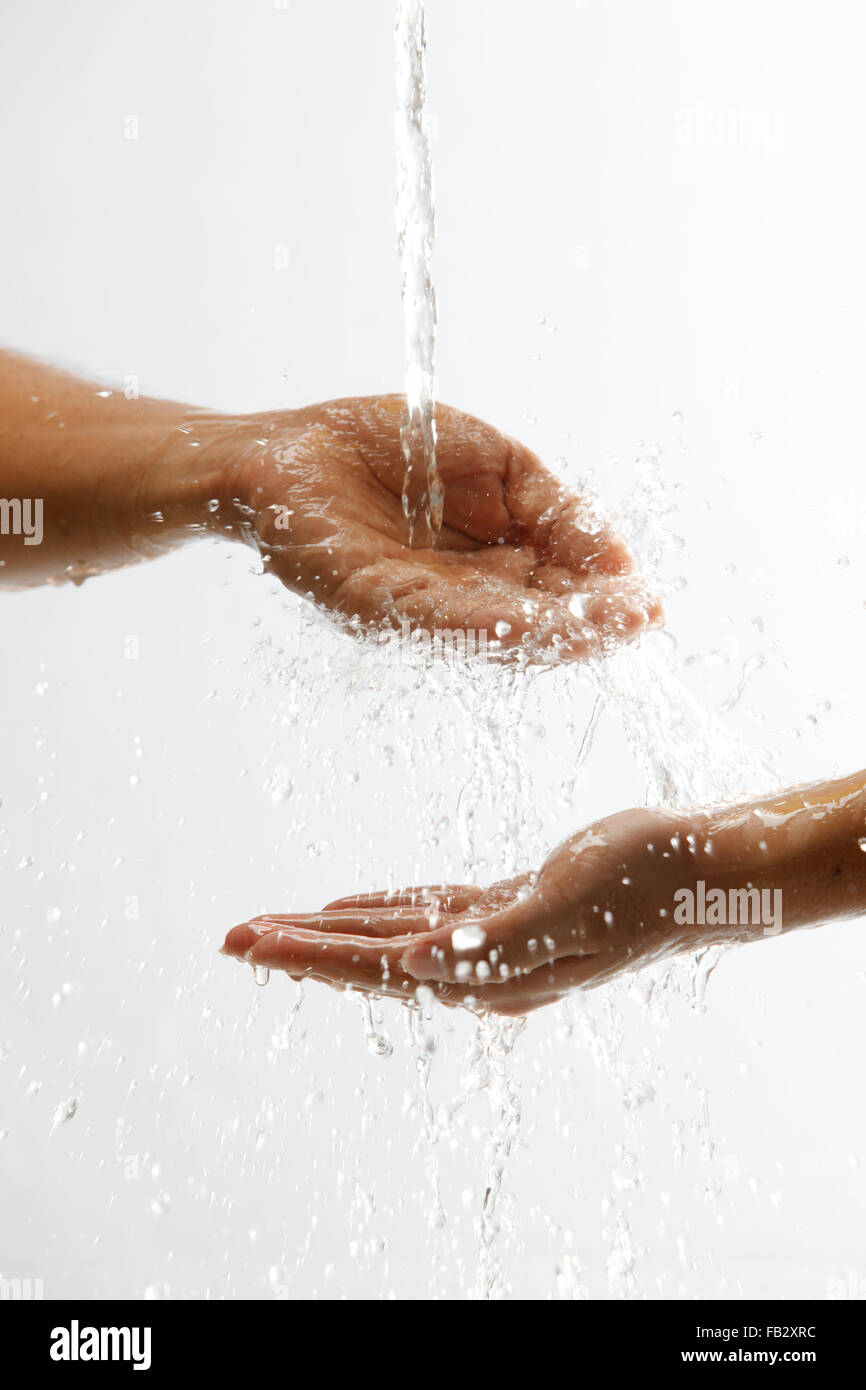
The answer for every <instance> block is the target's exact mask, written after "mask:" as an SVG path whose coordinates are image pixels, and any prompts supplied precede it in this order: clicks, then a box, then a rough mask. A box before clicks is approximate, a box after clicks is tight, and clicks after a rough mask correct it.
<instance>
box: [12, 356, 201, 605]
mask: <svg viewBox="0 0 866 1390" xmlns="http://www.w3.org/2000/svg"><path fill="white" fill-rule="evenodd" d="M202 414H203V413H202ZM194 421H195V413H194V412H191V411H190V410H189V409H188V407H185V406H182V405H178V404H176V403H175V402H173V401H160V400H151V399H141V400H127V399H126V398H125V396H124V394H123V392H122V391H110V390H108V388H105V387H101V386H99V385H97V384H95V383H93V382H87V381H82V380H80V379H78V378H77V377H74V376H70V375H69V374H68V373H66V372H61V371H58V370H57V369H56V368H54V367H50V366H46V365H44V364H43V363H40V362H34V361H32V360H31V359H30V358H27V357H22V356H19V355H18V354H16V353H11V352H0V499H2V503H4V504H5V506H3V508H2V512H0V585H3V586H6V587H13V588H14V587H25V586H29V585H33V584H41V583H44V582H46V581H54V582H62V581H63V580H66V579H70V580H81V579H85V578H87V577H88V576H89V575H92V574H96V573H99V572H100V571H102V570H106V569H113V568H115V567H117V566H118V565H123V564H129V563H132V562H134V561H136V560H141V559H146V558H149V557H151V556H153V555H157V554H161V553H162V552H163V551H165V550H167V549H169V548H171V547H172V546H173V545H175V544H178V543H179V542H180V541H181V540H182V539H184V538H185V537H187V536H189V535H192V534H194V533H195V529H196V528H199V529H205V528H206V527H207V525H208V519H209V517H210V515H211V514H210V513H209V511H208V509H207V505H206V504H207V501H208V499H209V498H210V497H211V496H212V495H213V494H214V493H215V492H216V493H217V494H218V492H219V487H220V482H221V469H220V467H219V466H218V464H216V462H215V461H213V460H210V461H209V462H208V463H206V464H205V467H204V468H201V467H200V461H199V459H198V458H197V457H196V451H195V449H194V448H193V447H192V446H191V439H192V438H194V437H195V436H194V433H193V424H194Z"/></svg>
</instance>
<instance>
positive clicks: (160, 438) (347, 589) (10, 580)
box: [0, 352, 661, 660]
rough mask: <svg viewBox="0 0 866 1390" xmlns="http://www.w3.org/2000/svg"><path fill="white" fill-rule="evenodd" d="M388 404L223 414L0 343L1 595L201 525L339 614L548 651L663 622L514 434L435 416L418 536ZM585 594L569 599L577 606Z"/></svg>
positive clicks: (179, 537)
mask: <svg viewBox="0 0 866 1390" xmlns="http://www.w3.org/2000/svg"><path fill="white" fill-rule="evenodd" d="M404 420H405V402H404V401H403V399H402V397H397V396H368V397H350V398H347V399H344V400H335V401H326V402H324V403H323V404H320V405H313V406H305V407H303V408H301V409H299V410H287V411H270V412H267V411H266V412H263V413H261V414H255V415H237V416H224V415H219V414H216V413H215V412H211V411H207V410H201V409H197V408H195V407H190V406H186V405H182V404H178V403H177V402H173V401H162V400H154V399H147V398H142V399H141V400H127V399H126V398H125V396H124V394H123V392H121V391H111V390H108V389H107V388H105V387H100V386H98V385H96V384H94V383H93V382H87V381H82V380H79V379H78V378H76V377H73V376H70V375H68V374H67V373H65V372H60V371H57V370H56V369H55V368H53V367H48V366H44V365H43V364H41V363H38V362H34V361H31V360H30V359H28V358H25V357H21V356H18V355H16V354H14V353H9V352H0V584H3V585H6V586H9V587H16V586H17V587H22V586H26V585H31V584H39V583H44V582H46V581H53V582H55V583H57V582H62V581H63V580H67V579H71V580H74V581H81V580H82V579H86V578H87V577H88V576H90V575H93V574H97V573H100V572H101V571H103V570H106V569H112V568H115V567H116V566H118V565H124V564H128V563H132V562H135V561H137V560H141V559H147V558H151V557H152V556H155V555H159V554H161V553H162V552H163V551H165V550H166V549H169V548H171V547H173V546H175V545H178V544H180V543H181V542H182V541H184V540H186V539H190V538H193V537H195V536H199V535H203V534H208V533H214V534H218V535H221V536H224V537H227V538H230V539H235V540H243V541H245V542H247V543H248V544H250V545H252V546H253V547H254V548H255V549H256V550H258V552H259V554H260V555H261V557H262V560H263V562H264V565H265V567H266V568H267V569H269V570H271V571H272V572H273V573H274V574H275V575H277V577H278V578H279V579H281V580H282V581H283V583H284V584H286V585H287V586H288V587H289V588H290V589H292V590H294V592H296V593H299V594H302V595H303V596H304V597H306V598H310V599H313V600H314V601H316V602H317V603H320V604H321V605H323V606H324V607H326V608H328V609H330V610H331V611H333V612H336V613H339V614H342V615H343V616H345V617H357V618H359V619H360V620H361V621H362V622H364V623H368V624H372V625H376V626H387V627H395V626H396V627H399V626H400V625H401V624H402V623H403V622H404V621H406V622H408V623H409V625H410V626H411V627H416V628H421V629H424V630H426V631H428V632H429V631H435V630H436V629H450V630H455V629H457V630H461V629H464V630H465V629H474V630H475V631H476V632H480V631H481V630H486V632H487V635H488V637H489V639H490V640H491V641H492V642H493V641H495V642H498V643H499V644H500V645H501V647H502V648H506V647H513V646H516V645H517V644H518V643H521V642H522V641H523V640H524V639H528V640H530V641H531V642H532V643H533V644H534V645H535V647H536V648H537V649H538V650H539V652H542V653H547V654H548V655H549V656H551V657H552V658H553V659H555V660H558V659H576V658H580V657H583V656H586V655H590V654H595V653H597V652H599V651H600V650H601V649H602V648H603V647H604V645H605V644H606V643H607V642H614V641H618V640H623V639H628V638H630V637H633V636H635V635H636V634H637V633H639V632H640V631H641V630H642V629H644V628H645V627H646V626H647V625H649V624H656V623H658V622H660V621H661V608H660V605H659V604H658V602H657V600H656V599H655V598H654V596H653V595H651V594H649V593H648V592H646V590H645V589H644V587H643V586H642V585H641V584H640V582H639V581H637V580H636V579H635V578H634V576H632V575H631V574H630V573H629V571H630V570H631V568H632V562H631V557H630V555H629V553H628V550H627V549H626V547H625V545H624V544H623V542H622V541H621V540H620V539H619V538H618V537H617V536H616V535H615V534H614V533H613V532H612V531H611V530H610V528H609V527H608V526H607V525H606V524H605V523H604V521H603V519H602V518H601V517H600V515H599V513H598V512H597V510H596V509H595V507H594V506H593V505H592V503H591V502H590V501H589V499H586V498H583V497H580V496H576V495H575V494H573V493H570V492H568V491H567V489H565V488H564V487H563V486H562V484H561V483H560V482H559V481H558V480H557V479H556V478H555V477H553V475H552V474H550V473H549V472H548V471H547V470H546V469H545V468H544V467H543V465H542V464H541V463H540V461H539V460H538V459H537V458H536V457H535V455H534V454H531V453H530V452H529V450H527V449H525V448H524V447H523V445H521V444H518V443H517V441H515V440H512V439H508V438H506V436H504V435H502V434H500V433H499V432H498V431H497V430H495V429H493V428H492V427H491V426H490V425H486V424H484V422H483V421H481V420H477V419H475V418H474V417H473V416H471V415H466V414H464V413H463V412H462V411H458V410H453V409H451V408H449V407H447V406H439V407H437V413H436V423H437V430H438V442H437V456H438V460H439V466H440V473H441V476H442V479H443V483H444V488H445V522H444V525H443V528H442V532H441V536H440V537H439V540H438V543H437V545H436V547H435V548H433V547H431V546H430V545H429V544H428V545H427V548H425V547H424V545H423V544H422V545H421V546H418V545H417V544H416V543H413V536H412V534H411V532H410V529H409V526H408V524H407V521H406V517H405V515H404V511H403V504H402V493H403V483H404V477H405V471H406V463H405V459H404V455H403V447H402V439H401V426H402V424H403V422H404ZM576 595H577V596H579V601H578V602H575V601H574V600H575V596H576Z"/></svg>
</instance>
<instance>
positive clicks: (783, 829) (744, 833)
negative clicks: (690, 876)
mask: <svg viewBox="0 0 866 1390" xmlns="http://www.w3.org/2000/svg"><path fill="white" fill-rule="evenodd" d="M692 831H693V835H694V853H693V854H692V856H691V863H692V866H693V870H694V880H695V884H697V882H698V881H703V883H704V901H708V895H709V893H710V891H711V890H714V889H715V890H718V889H720V890H721V891H722V893H723V894H724V895H725V901H726V902H727V903H728V904H730V903H731V902H732V901H733V900H732V898H731V893H736V892H738V891H742V890H748V889H752V888H754V889H757V890H759V892H761V893H763V894H765V895H766V896H765V897H764V899H763V901H764V903H765V904H768V905H771V911H772V916H773V923H772V926H773V927H774V928H776V929H778V930H781V931H788V930H792V929H795V928H797V927H804V926H813V925H818V924H820V923H823V922H828V921H833V920H838V919H841V918H845V917H854V916H859V915H861V914H866V854H864V848H866V772H858V773H854V774H853V775H851V776H849V777H845V778H840V779H837V780H834V781H832V782H821V783H813V784H809V785H804V786H799V787H794V788H791V789H789V790H788V791H785V792H783V793H781V794H779V795H776V796H772V797H768V798H766V799H761V800H760V801H755V802H752V803H749V804H748V805H743V806H738V807H733V808H730V809H727V810H722V811H716V812H712V811H711V812H708V813H706V814H704V815H702V816H700V817H699V818H698V819H697V821H696V822H695V823H694V824H693V826H692ZM861 844H862V846H863V848H861ZM775 894H778V895H779V896H778V897H775V896H772V897H771V896H770V895H775ZM743 901H745V900H743ZM776 907H777V908H778V911H776ZM738 925H742V924H737V923H731V922H730V921H729V922H728V924H727V937H728V938H730V936H731V935H733V936H736V935H737V926H738ZM753 925H758V924H753ZM760 926H761V931H760V932H759V933H758V934H763V935H765V934H767V932H766V930H765V928H766V926H767V922H762V923H761V924H760ZM752 934H753V933H751V932H749V931H746V933H745V935H746V936H749V935H752ZM725 937H726V933H725V932H720V934H719V939H725Z"/></svg>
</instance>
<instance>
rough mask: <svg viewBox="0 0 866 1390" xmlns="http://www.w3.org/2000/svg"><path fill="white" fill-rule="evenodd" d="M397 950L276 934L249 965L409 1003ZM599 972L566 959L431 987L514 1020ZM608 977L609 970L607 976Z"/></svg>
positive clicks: (414, 983)
mask: <svg viewBox="0 0 866 1390" xmlns="http://www.w3.org/2000/svg"><path fill="white" fill-rule="evenodd" d="M397 949H398V948H397V947H396V946H395V945H394V944H393V943H389V946H388V947H387V948H386V949H385V950H383V949H382V948H381V947H377V946H374V945H372V944H371V943H369V942H365V941H358V940H352V939H351V938H343V937H339V938H328V939H327V940H322V939H317V938H316V936H315V934H314V933H305V932H302V931H285V930H279V931H274V932H271V933H268V934H267V935H265V936H263V937H261V938H260V940H259V941H258V942H257V944H256V946H255V948H254V950H253V951H252V952H251V953H250V954H249V955H248V957H247V960H248V961H249V963H250V964H251V965H254V966H259V967H264V968H266V969H270V970H283V971H285V972H286V973H288V974H290V975H293V976H295V977H296V978H312V979H314V980H317V981H319V982H321V983H324V984H329V985H331V986H333V987H336V988H338V989H353V990H358V991H361V992H363V993H376V994H388V995H390V996H392V997H394V998H398V999H403V1000H407V999H412V998H413V997H414V994H415V991H416V990H417V989H418V987H419V982H418V980H416V979H414V978H413V977H412V976H411V975H409V974H407V972H406V971H404V970H401V969H400V965H399V960H398V959H397ZM597 972H598V965H597V963H596V961H595V959H594V958H593V957H587V958H585V959H578V958H565V959H563V960H558V961H553V962H549V963H547V964H544V965H542V966H540V967H539V968H537V969H536V970H535V971H532V972H531V973H527V974H524V975H522V976H517V977H515V978H513V979H510V980H507V981H503V982H501V983H499V984H495V985H493V984H484V985H480V986H479V985H477V984H460V983H455V982H451V981H448V982H445V981H436V982H433V983H432V984H431V986H430V987H431V988H432V990H433V994H434V998H437V999H438V1000H439V1001H440V1002H441V1003H444V1004H448V1005H451V1006H454V1005H458V1004H467V1005H471V1007H472V1008H473V1009H474V1010H476V1011H477V1010H482V1011H491V1012H495V1013H503V1014H509V1015H514V1014H523V1013H528V1012H531V1011H532V1010H533V1009H536V1008H539V1007H541V1006H542V1005H543V1004H547V1003H551V1002H555V1001H556V1000H558V999H561V998H562V996H563V995H564V994H566V993H567V992H568V991H569V990H570V989H573V988H576V987H580V986H586V985H592V984H594V983H597V982H598V981H596V980H595V978H594V977H595V975H596V973H597ZM611 973H613V972H612V971H611V970H610V969H609V968H608V970H607V971H606V972H605V977H606V978H607V977H609V975H610V974H611Z"/></svg>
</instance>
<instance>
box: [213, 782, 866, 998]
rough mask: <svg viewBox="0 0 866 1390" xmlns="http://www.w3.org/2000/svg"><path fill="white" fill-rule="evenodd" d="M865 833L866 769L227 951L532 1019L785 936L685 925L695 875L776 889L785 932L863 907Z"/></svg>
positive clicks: (243, 928)
mask: <svg viewBox="0 0 866 1390" xmlns="http://www.w3.org/2000/svg"><path fill="white" fill-rule="evenodd" d="M864 833H866V773H857V774H855V775H854V776H853V777H849V778H845V779H841V780H839V781H836V782H831V783H822V784H815V785H810V786H806V787H797V788H792V789H791V790H790V791H787V792H784V793H782V794H779V795H775V796H772V797H770V798H767V799H764V800H760V801H753V802H748V803H744V804H742V805H738V806H732V807H724V808H719V809H718V810H716V811H694V812H688V811H685V812H681V811H677V812H673V811H668V810H654V809H643V808H641V809H636V810H630V811H623V812H620V813H618V814H617V815H614V816H609V817H607V818H606V819H605V820H602V821H599V822H597V823H596V824H595V825H593V826H590V827H588V828H587V829H585V830H583V831H580V832H579V833H578V834H577V835H575V836H573V837H572V838H571V839H569V840H566V841H565V843H564V844H562V845H560V846H559V848H558V849H556V850H555V851H554V853H553V854H552V855H551V856H550V858H549V859H548V860H547V861H546V862H545V863H544V865H543V866H542V867H541V869H540V870H539V872H538V873H529V874H525V875H523V876H521V877H519V878H515V879H509V880H507V881H504V882H502V883H497V884H494V885H493V887H491V888H488V889H481V888H478V887H473V886H456V885H455V886H450V887H448V886H441V885H440V886H438V887H427V888H416V889H410V890H408V891H407V892H405V893H396V894H386V893H372V894H369V895H366V896H364V895H362V896H358V897H352V898H343V899H338V900H337V901H336V902H333V903H329V904H328V906H327V907H325V908H323V909H322V911H321V912H319V913H313V914H303V913H300V914H292V913H288V914H266V915H264V916H260V917H256V918H254V919H253V920H252V921H250V922H245V923H242V924H241V925H239V926H237V927H235V928H234V929H233V930H232V931H230V932H229V934H228V936H227V938H226V942H225V945H224V947H223V950H224V952H225V953H226V954H227V955H230V956H234V957H236V958H238V959H239V960H243V961H246V962H248V963H250V964H253V965H256V966H260V967H267V968H268V969H272V970H284V971H286V972H287V973H288V974H290V975H292V976H293V977H295V978H297V979H302V978H312V979H315V980H320V981H322V982H324V983H326V984H330V985H333V986H335V987H336V988H338V989H353V990H360V991H364V992H370V993H376V994H387V995H392V996H395V997H397V998H401V999H411V998H412V997H413V996H414V993H415V991H416V990H417V989H418V986H419V984H423V985H426V986H427V987H429V988H430V989H432V991H433V993H434V995H435V996H436V997H438V998H439V999H440V1000H441V1001H442V1002H443V1003H445V1004H451V1005H459V1004H464V1005H469V1006H471V1007H474V1008H480V1009H485V1010H490V1011H492V1012H495V1013H501V1014H523V1013H528V1012H530V1011H532V1010H534V1009H537V1008H539V1007H540V1006H541V1005H543V1004H549V1003H554V1002H556V1000H558V999H561V998H562V996H563V995H564V994H566V993H567V992H568V991H569V990H571V989H573V988H575V987H584V988H588V987H592V986H595V985H600V984H604V983H606V982H607V981H609V980H611V979H613V978H614V977H615V976H617V975H619V974H621V973H622V972H624V971H629V970H634V969H637V968H639V967H640V966H643V965H647V964H649V963H651V962H653V961H658V960H662V959H664V958H666V957H670V956H675V955H677V954H678V953H681V952H686V951H688V952H694V951H696V950H699V949H701V948H702V947H704V946H708V945H723V944H733V943H741V942H745V941H755V940H761V939H767V938H768V936H770V935H775V934H776V926H775V925H774V927H773V928H772V930H771V931H768V928H767V926H766V924H764V923H762V922H760V921H754V922H752V921H747V922H741V923H739V924H736V925H733V926H730V925H721V926H720V925H708V924H701V923H697V924H693V925H689V924H687V923H680V922H678V921H677V920H676V912H675V903H676V897H675V895H676V894H677V892H678V890H681V889H683V888H691V889H694V888H695V886H696V885H697V883H698V881H699V880H701V881H703V882H704V883H705V884H706V886H707V891H708V892H709V891H711V890H713V889H719V890H721V891H722V892H723V893H725V895H726V896H727V895H728V894H729V893H730V891H731V890H740V889H745V888H748V887H755V888H757V889H758V890H769V891H771V892H775V891H781V894H782V898H781V901H782V902H783V904H784V917H783V921H782V923H781V929H782V930H785V931H787V930H791V929H794V928H797V927H803V926H808V925H818V924H820V923H822V922H828V921H832V920H835V919H840V918H846V917H854V916H859V915H861V914H862V913H863V912H864V911H866V855H864V853H863V850H862V847H861V845H860V840H861V839H862V838H863V836H864ZM466 927H470V928H478V927H480V928H481V929H482V931H483V934H484V935H483V939H481V940H479V941H478V942H477V943H475V942H474V941H473V933H472V932H469V933H466V932H460V931H459V929H460V928H466ZM455 930H458V935H457V937H456V940H455V937H454V933H455ZM467 942H469V943H471V944H467Z"/></svg>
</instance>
